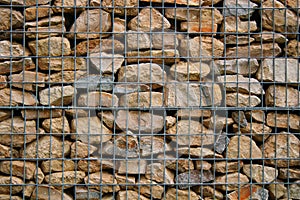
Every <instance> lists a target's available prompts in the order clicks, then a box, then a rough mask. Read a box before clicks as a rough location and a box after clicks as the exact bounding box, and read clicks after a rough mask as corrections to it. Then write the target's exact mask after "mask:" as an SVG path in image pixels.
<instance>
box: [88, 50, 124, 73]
mask: <svg viewBox="0 0 300 200" xmlns="http://www.w3.org/2000/svg"><path fill="white" fill-rule="evenodd" d="M123 62H124V56H123V55H121V54H107V53H105V52H99V53H92V54H90V55H89V64H90V67H93V68H95V69H97V70H98V71H99V72H100V73H101V74H102V73H103V74H105V73H106V74H113V73H116V72H117V71H118V69H120V67H121V65H122V63H123Z"/></svg>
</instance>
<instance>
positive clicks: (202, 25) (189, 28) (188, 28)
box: [180, 20, 218, 36]
mask: <svg viewBox="0 0 300 200" xmlns="http://www.w3.org/2000/svg"><path fill="white" fill-rule="evenodd" d="M212 22H213V21H212V20H211V21H202V20H201V21H199V22H190V21H188V22H181V23H180V30H181V31H183V32H189V33H201V34H202V35H205V34H207V35H213V36H215V35H216V32H217V29H218V25H217V24H212Z"/></svg>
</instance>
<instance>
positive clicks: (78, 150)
mask: <svg viewBox="0 0 300 200" xmlns="http://www.w3.org/2000/svg"><path fill="white" fill-rule="evenodd" d="M95 151H97V147H95V146H93V145H90V144H85V143H83V142H80V141H76V142H74V143H73V144H72V145H71V155H70V156H71V158H85V157H88V156H89V155H92V154H93V153H94V152H95Z"/></svg>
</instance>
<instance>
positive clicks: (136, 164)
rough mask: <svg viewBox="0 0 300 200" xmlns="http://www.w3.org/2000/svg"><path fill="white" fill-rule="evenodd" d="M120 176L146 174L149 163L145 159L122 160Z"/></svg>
mask: <svg viewBox="0 0 300 200" xmlns="http://www.w3.org/2000/svg"><path fill="white" fill-rule="evenodd" d="M118 166H119V168H118V174H145V173H146V167H147V161H146V160H144V159H140V160H138V159H134V160H133V159H130V160H120V161H119V163H118Z"/></svg>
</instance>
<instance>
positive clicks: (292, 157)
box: [262, 121, 300, 167]
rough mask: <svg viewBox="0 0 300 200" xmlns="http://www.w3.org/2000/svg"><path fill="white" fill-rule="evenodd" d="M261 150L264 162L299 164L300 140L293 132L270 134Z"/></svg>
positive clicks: (273, 164)
mask: <svg viewBox="0 0 300 200" xmlns="http://www.w3.org/2000/svg"><path fill="white" fill-rule="evenodd" d="M298 122H299V121H298ZM262 151H263V155H264V157H265V158H267V160H266V161H265V163H266V164H269V165H272V166H277V167H293V166H300V160H299V159H298V158H299V157H300V140H299V139H298V138H297V137H296V136H295V135H294V134H291V133H286V132H281V133H278V134H276V135H271V136H270V137H269V138H268V139H267V140H266V141H265V143H264V146H263V147H262Z"/></svg>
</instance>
